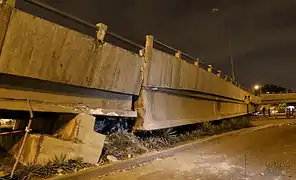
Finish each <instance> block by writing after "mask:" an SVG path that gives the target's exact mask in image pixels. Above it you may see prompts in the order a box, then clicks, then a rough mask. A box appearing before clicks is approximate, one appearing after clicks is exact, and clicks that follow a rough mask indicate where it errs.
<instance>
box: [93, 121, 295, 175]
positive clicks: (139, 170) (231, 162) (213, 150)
mask: <svg viewBox="0 0 296 180" xmlns="http://www.w3.org/2000/svg"><path fill="white" fill-rule="evenodd" d="M289 121H291V120H260V121H255V122H254V123H255V125H263V124H268V123H275V124H277V123H282V122H289ZM295 139H296V125H285V126H279V127H271V128H267V129H262V130H258V131H248V132H247V133H239V134H235V135H232V136H224V137H222V138H220V139H217V140H213V141H209V142H206V143H202V144H199V145H198V146H196V147H195V148H193V149H190V150H187V151H184V152H181V153H177V154H175V155H173V156H171V157H168V158H166V159H159V160H156V161H153V162H152V163H149V164H145V165H142V166H139V167H136V168H133V169H131V170H126V171H123V172H118V173H114V174H111V175H108V176H105V177H98V178H96V179H102V180H115V179H128V180H137V179H141V180H148V179H149V180H158V179H174V180H181V179H182V180H183V179H194V180H197V179H200V180H216V179H217V180H220V179H221V180H224V179H233V180H238V179H250V180H253V179H254V180H257V179H258V180H261V179H263V180H265V179H266V180H273V179H277V180H280V179H281V180H286V179H296V141H295Z"/></svg>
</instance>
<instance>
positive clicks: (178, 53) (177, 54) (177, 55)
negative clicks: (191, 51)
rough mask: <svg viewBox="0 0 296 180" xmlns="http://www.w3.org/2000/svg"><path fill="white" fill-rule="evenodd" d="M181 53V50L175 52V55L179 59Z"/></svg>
mask: <svg viewBox="0 0 296 180" xmlns="http://www.w3.org/2000/svg"><path fill="white" fill-rule="evenodd" d="M181 54H182V53H181V51H177V52H175V56H176V57H177V58H179V59H181Z"/></svg>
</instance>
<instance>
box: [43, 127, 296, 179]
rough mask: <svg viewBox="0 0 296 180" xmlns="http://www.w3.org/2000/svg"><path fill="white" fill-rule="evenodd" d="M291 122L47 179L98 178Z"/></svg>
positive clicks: (243, 130)
mask: <svg viewBox="0 0 296 180" xmlns="http://www.w3.org/2000/svg"><path fill="white" fill-rule="evenodd" d="M289 124H295V123H279V124H267V125H261V126H257V127H250V128H246V129H240V130H235V131H231V132H226V133H223V134H218V135H213V136H210V137H205V138H202V139H199V140H196V141H193V142H190V143H187V144H183V145H180V146H177V147H173V148H170V149H167V150H164V151H158V152H153V153H147V154H144V155H141V156H138V157H136V158H133V159H128V160H124V161H120V162H118V163H114V164H109V165H105V166H101V167H95V168H91V169H86V170H82V171H79V172H74V173H71V174H67V175H64V176H56V177H52V178H49V179H47V180H68V179H71V180H81V179H91V178H97V177H99V176H104V175H108V174H110V173H113V172H117V171H121V170H125V169H128V168H131V167H134V166H137V165H140V164H144V163H148V162H151V161H153V160H156V159H159V158H164V157H167V156H170V155H173V154H176V153H178V152H182V151H185V150H188V149H191V148H194V147H196V146H197V145H199V144H201V143H204V142H207V141H212V140H215V139H218V138H221V137H224V136H232V135H237V134H242V133H249V132H252V131H258V130H262V129H266V128H270V127H277V126H283V125H289Z"/></svg>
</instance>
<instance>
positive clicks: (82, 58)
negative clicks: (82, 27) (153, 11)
mask: <svg viewBox="0 0 296 180" xmlns="http://www.w3.org/2000/svg"><path fill="white" fill-rule="evenodd" d="M0 9H1V10H0V15H1V17H0V23H1V27H0V31H1V32H0V43H1V42H2V43H1V44H2V46H1V56H0V72H1V73H7V74H12V75H17V76H25V77H30V78H37V79H41V80H47V81H52V82H58V83H65V84H70V85H76V86H82V87H87V88H94V89H101V90H107V91H114V92H119V93H124V94H135V95H137V94H139V91H140V87H141V80H142V79H141V78H142V75H141V66H142V64H143V57H140V56H139V55H138V54H135V53H132V52H129V51H127V50H125V49H122V48H120V47H117V46H114V45H112V44H109V43H107V42H104V43H101V42H99V40H97V39H95V38H92V37H89V36H86V35H84V34H81V33H79V32H75V31H73V30H70V29H68V28H65V27H62V26H59V25H57V24H54V23H51V22H48V21H45V20H43V19H41V18H38V17H35V16H32V15H30V14H27V13H25V12H22V11H20V10H17V9H12V10H11V9H10V8H9V7H8V6H2V7H1V8H0ZM2 24H3V25H2Z"/></svg>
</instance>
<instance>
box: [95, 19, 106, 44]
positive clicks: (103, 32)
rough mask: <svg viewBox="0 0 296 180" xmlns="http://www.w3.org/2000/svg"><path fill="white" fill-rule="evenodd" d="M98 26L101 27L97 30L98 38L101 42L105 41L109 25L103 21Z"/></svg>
mask: <svg viewBox="0 0 296 180" xmlns="http://www.w3.org/2000/svg"><path fill="white" fill-rule="evenodd" d="M96 26H97V27H98V28H99V29H98V31H97V39H98V40H99V41H101V42H104V39H105V36H106V31H107V29H108V26H107V25H105V24H103V23H98V24H96Z"/></svg>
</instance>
